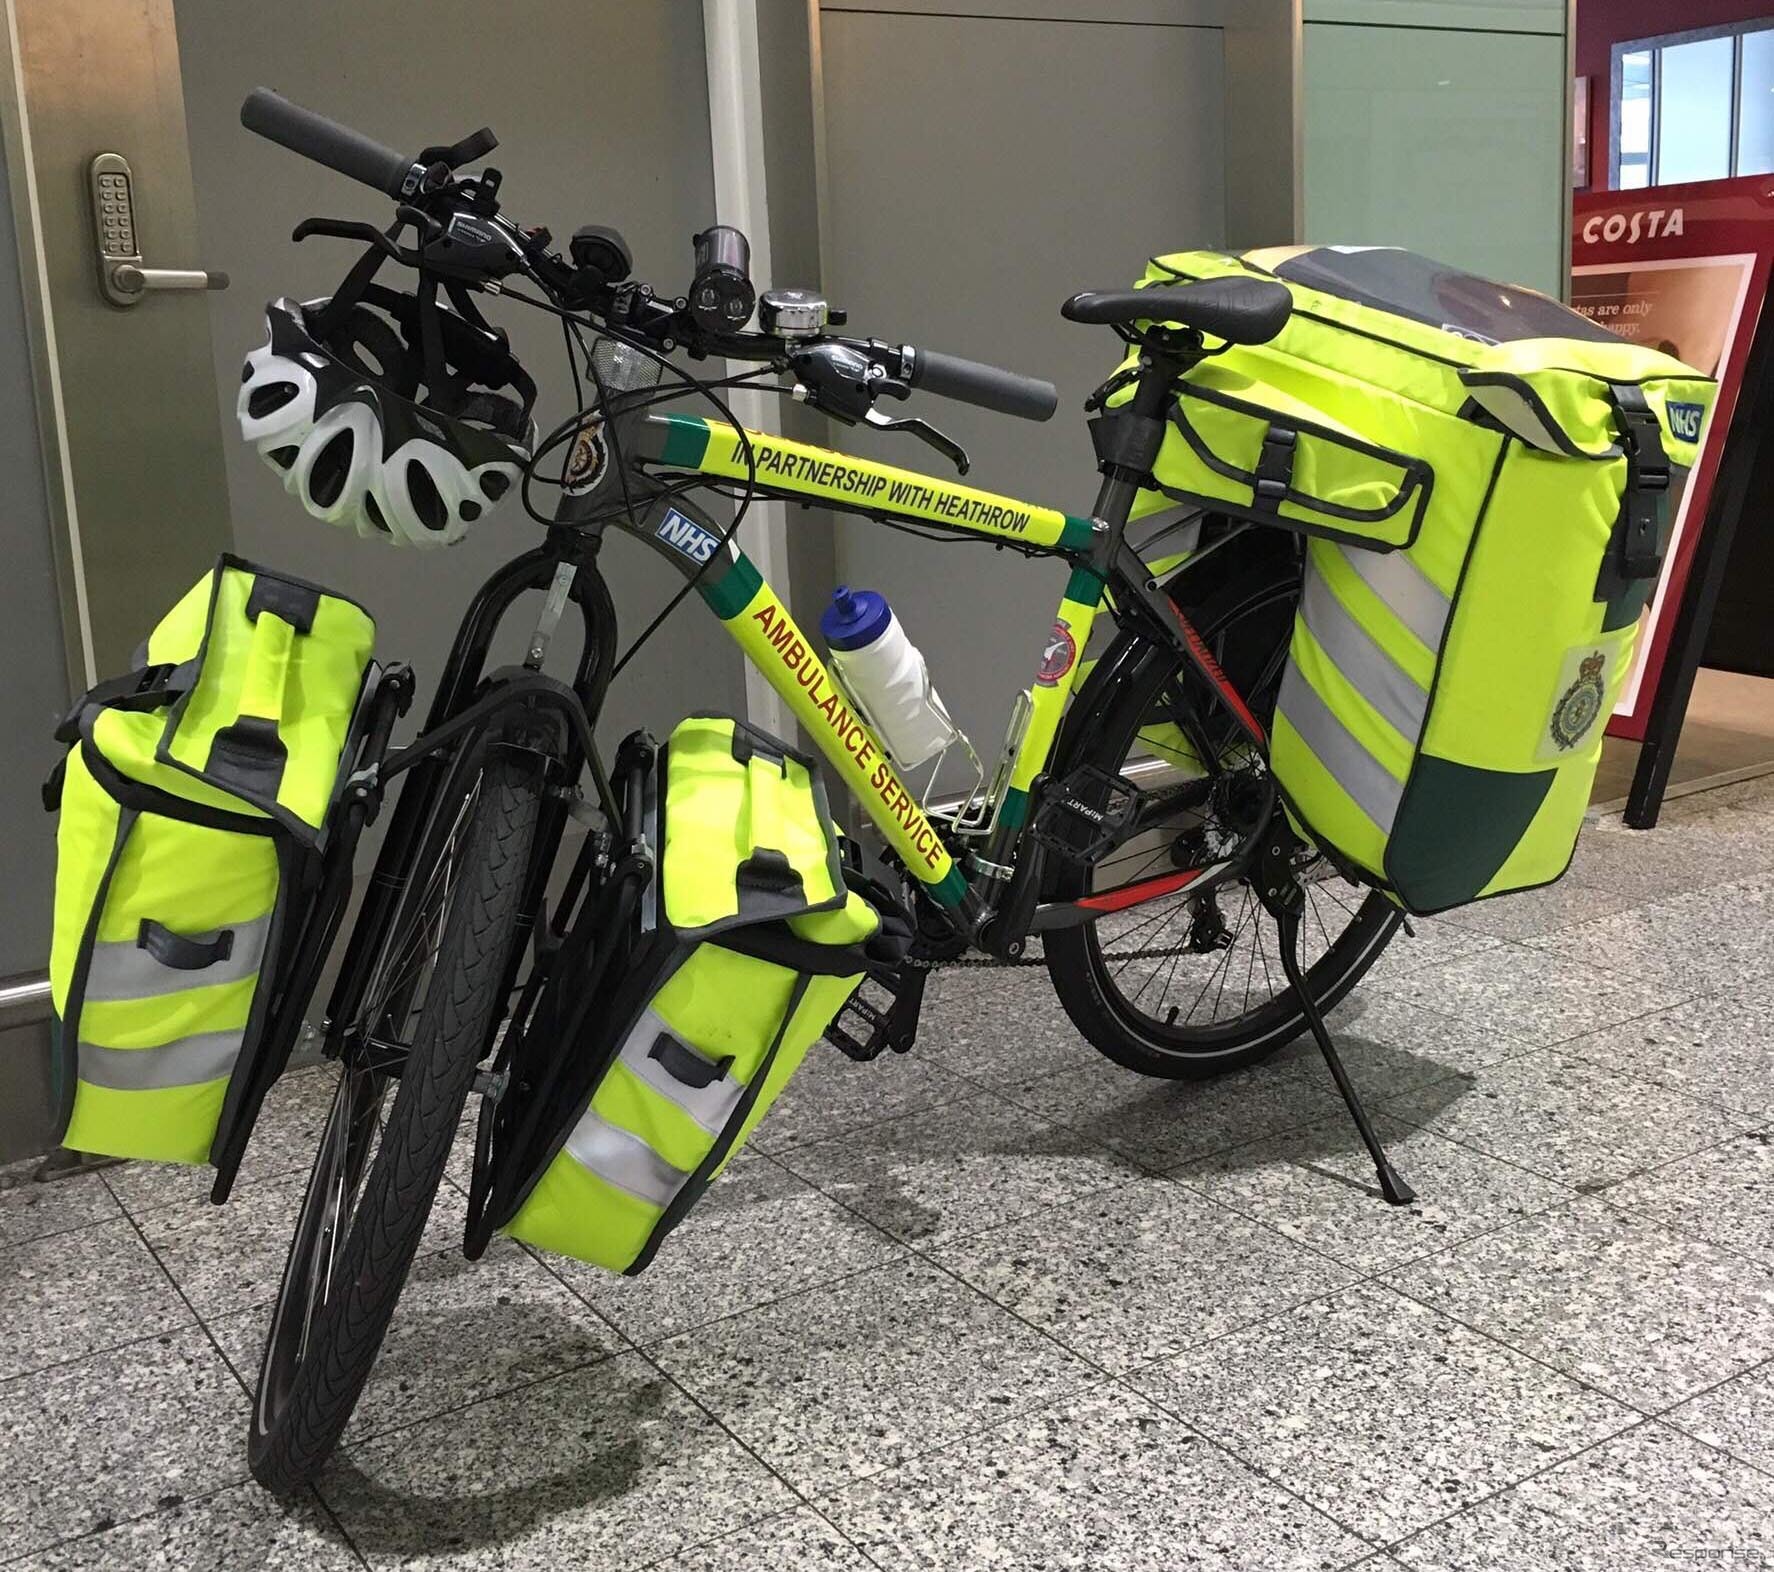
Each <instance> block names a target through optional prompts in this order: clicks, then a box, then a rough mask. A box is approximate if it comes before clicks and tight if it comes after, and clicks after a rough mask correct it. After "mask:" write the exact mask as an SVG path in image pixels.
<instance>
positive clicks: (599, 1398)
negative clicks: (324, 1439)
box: [318, 1354, 796, 1572]
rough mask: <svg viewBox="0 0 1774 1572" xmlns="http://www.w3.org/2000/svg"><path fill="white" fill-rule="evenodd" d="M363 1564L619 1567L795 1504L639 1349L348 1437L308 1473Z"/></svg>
mask: <svg viewBox="0 0 1774 1572" xmlns="http://www.w3.org/2000/svg"><path fill="white" fill-rule="evenodd" d="M318 1488H319V1491H320V1494H321V1496H322V1498H323V1499H324V1500H325V1501H326V1503H327V1505H328V1506H330V1507H331V1508H332V1509H333V1510H334V1511H335V1512H336V1513H337V1514H338V1516H339V1521H340V1522H341V1523H342V1524H343V1525H344V1528H345V1531H346V1533H347V1534H349V1535H350V1536H351V1540H352V1543H353V1544H355V1545H356V1546H357V1548H358V1550H359V1552H360V1553H361V1554H362V1555H363V1557H364V1559H365V1560H367V1561H368V1562H369V1564H370V1565H371V1566H372V1567H402V1568H413V1569H418V1568H424V1569H427V1572H441V1569H443V1568H451V1569H457V1572H466V1569H482V1568H494V1567H498V1568H506V1569H518V1568H527V1567H535V1568H537V1569H542V1568H549V1569H553V1568H558V1567H577V1566H587V1567H589V1566H590V1565H592V1564H593V1563H592V1561H591V1560H590V1559H589V1558H590V1557H592V1556H595V1558H596V1559H595V1565H596V1567H597V1572H627V1569H629V1568H633V1567H643V1566H649V1565H651V1564H652V1563H653V1562H655V1561H660V1560H663V1559H664V1558H665V1557H666V1556H669V1555H672V1554H673V1553H675V1552H677V1551H679V1550H681V1549H684V1548H685V1547H686V1546H690V1545H697V1544H702V1543H705V1542H707V1541H709V1540H713V1539H718V1538H720V1537H722V1536H724V1535H726V1534H730V1533H733V1532H736V1531H737V1530H739V1529H741V1528H743V1527H744V1526H745V1525H746V1524H748V1523H752V1522H756V1521H758V1520H759V1519H761V1518H766V1517H771V1516H774V1515H775V1514H777V1513H780V1512H783V1511H785V1510H787V1509H789V1508H790V1507H793V1506H794V1505H796V1502H795V1498H794V1496H793V1495H792V1494H791V1493H790V1492H789V1491H788V1489H787V1488H786V1487H784V1486H783V1485H782V1484H781V1483H780V1482H779V1481H778V1480H776V1479H773V1478H772V1477H771V1476H770V1474H769V1473H767V1472H766V1471H765V1470H764V1469H763V1468H761V1467H760V1466H759V1465H758V1464H757V1463H756V1462H755V1461H754V1460H753V1459H752V1458H751V1457H750V1456H749V1455H748V1454H747V1453H746V1452H745V1451H744V1450H743V1449H742V1448H740V1447H739V1446H738V1445H736V1444H735V1442H734V1441H733V1439H732V1437H731V1436H729V1435H727V1434H726V1433H725V1432H723V1431H722V1429H721V1428H720V1426H719V1425H717V1424H716V1423H715V1422H714V1421H713V1420H712V1419H710V1418H709V1417H708V1415H707V1414H705V1413H704V1412H703V1411H702V1410H701V1409H700V1408H698V1407H697V1406H696V1405H695V1404H694V1403H692V1402H690V1401H689V1399H687V1398H686V1397H685V1396H684V1395H683V1393H682V1392H680V1391H678V1389H677V1388H676V1387H674V1386H673V1385H672V1384H671V1383H670V1382H669V1381H667V1380H666V1379H665V1378H664V1377H663V1376H661V1375H660V1373H659V1372H658V1370H656V1369H655V1368H654V1367H653V1366H652V1365H651V1364H649V1363H648V1362H647V1361H646V1360H645V1359H644V1358H643V1357H642V1356H641V1355H639V1354H623V1355H620V1356H618V1357H617V1358H615V1359H610V1360H606V1361H605V1362H604V1363H602V1364H599V1365H594V1366H592V1367H591V1368H590V1369H589V1370H580V1371H576V1372H574V1373H573V1374H571V1375H565V1376H559V1377H557V1378H555V1379H554V1380H552V1381H548V1382H545V1383H543V1384H542V1385H540V1386H533V1387H526V1388H525V1389H524V1390H523V1391H521V1392H514V1393H510V1394H508V1395H506V1396H504V1397H496V1398H493V1399H491V1400H490V1401H488V1402H485V1403H481V1404H478V1405H477V1406H475V1407H474V1408H472V1409H470V1410H468V1411H466V1412H464V1413H454V1414H446V1415H444V1416H443V1417H442V1418H440V1419H435V1420H431V1421H429V1422H427V1423H425V1424H422V1425H417V1426H415V1427H413V1428H412V1429H409V1430H399V1431H396V1432H394V1433H393V1434H391V1435H386V1436H382V1437H380V1438H379V1439H377V1440H374V1441H369V1442H364V1443H361V1444H357V1445H350V1446H347V1447H345V1448H344V1449H343V1450H342V1451H341V1452H340V1453H339V1454H338V1455H337V1456H335V1458H334V1460H333V1462H332V1463H331V1464H329V1465H328V1467H327V1470H326V1472H325V1473H323V1474H322V1475H321V1477H320V1480H319V1485H318Z"/></svg>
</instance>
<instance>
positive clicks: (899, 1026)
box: [825, 966, 928, 1064]
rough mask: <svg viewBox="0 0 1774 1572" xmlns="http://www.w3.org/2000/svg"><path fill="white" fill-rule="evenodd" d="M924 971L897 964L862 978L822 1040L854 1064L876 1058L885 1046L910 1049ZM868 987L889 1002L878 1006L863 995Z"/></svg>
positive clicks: (920, 1007) (921, 998)
mask: <svg viewBox="0 0 1774 1572" xmlns="http://www.w3.org/2000/svg"><path fill="white" fill-rule="evenodd" d="M927 975H928V974H927V973H926V972H925V971H924V970H923V968H922V967H916V966H901V967H898V968H896V969H895V970H894V971H893V972H891V973H889V974H885V975H882V974H871V975H870V976H868V977H866V978H864V979H863V981H862V983H861V985H860V986H859V987H858V988H857V990H856V992H855V993H853V994H851V995H850V997H849V998H848V999H847V1000H846V1001H845V1003H844V1008H843V1009H841V1010H840V1011H839V1012H838V1014H837V1017H836V1019H834V1020H833V1021H832V1023H831V1024H830V1025H829V1026H827V1027H826V1029H825V1039H826V1041H827V1042H829V1043H830V1044H831V1045H832V1046H833V1047H834V1048H836V1049H837V1050H838V1052H839V1053H841V1054H843V1055H844V1057H845V1058H847V1059H853V1060H855V1061H856V1062H857V1063H858V1064H866V1063H868V1061H869V1060H871V1059H878V1058H880V1057H881V1055H882V1054H884V1053H886V1052H887V1051H888V1050H889V1049H891V1050H892V1051H893V1052H894V1053H910V1052H911V1049H912V1044H913V1043H914V1042H916V1041H917V1037H918V1016H919V1014H920V1013H921V1012H922V1010H923V1007H924V980H925V978H926V976H927ZM870 989H875V990H877V991H879V992H881V993H885V994H887V995H888V996H889V1000H890V1002H889V1003H888V1004H886V1005H885V1006H882V1005H881V1004H878V1003H876V1002H875V1001H874V1000H873V999H870V998H868V997H866V994H867V991H868V990H870Z"/></svg>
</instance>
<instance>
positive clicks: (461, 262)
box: [240, 87, 1059, 420]
mask: <svg viewBox="0 0 1774 1572" xmlns="http://www.w3.org/2000/svg"><path fill="white" fill-rule="evenodd" d="M240 123H241V124H242V125H243V126H245V127H246V129H247V130H249V131H252V132H255V133H256V134H258V135H259V136H262V137H265V138H267V139H269V140H270V141H273V142H276V143H278V144H279V145H280V146H283V147H286V148H288V149H289V150H290V151H291V152H293V153H299V154H301V156H302V157H304V158H308V159H312V160H313V161H314V162H315V163H317V164H324V165H325V166H326V167H327V168H329V169H334V170H337V171H338V172H339V173H340V174H342V175H347V176H349V177H350V178H351V179H353V180H358V181H361V182H362V183H363V184H364V185H367V186H371V187H373V188H374V189H375V190H377V191H380V192H382V193H383V194H384V195H386V196H389V197H392V198H394V199H395V200H396V201H399V202H403V203H411V204H414V205H413V206H405V205H403V206H402V208H401V209H400V211H401V213H402V214H403V215H410V214H412V213H413V212H415V211H416V210H422V211H421V215H420V216H421V220H422V221H426V220H429V221H431V222H433V225H434V232H436V226H437V224H438V223H439V222H441V221H442V220H446V219H448V218H449V217H450V215H451V214H452V213H459V212H461V211H463V208H462V206H461V203H462V201H463V200H464V198H463V197H462V196H460V195H459V194H458V193H465V192H471V191H472V192H473V193H474V195H473V196H472V199H471V200H472V202H473V206H472V209H471V211H473V212H475V213H477V214H480V215H482V216H483V217H487V218H491V219H492V220H493V221H494V223H495V224H496V225H497V226H499V229H498V234H497V236H496V237H495V243H490V244H488V245H486V246H480V247H467V248H463V247H461V246H456V247H455V249H454V250H453V251H450V252H449V253H448V254H447V255H446V254H445V252H444V250H443V249H442V247H441V246H440V248H438V249H433V248H432V247H431V246H430V245H429V244H428V243H427V244H423V245H422V247H421V249H420V251H419V252H417V253H404V252H402V251H401V250H400V249H399V248H398V247H396V246H395V244H394V243H393V241H392V240H391V239H389V238H388V237H387V236H384V235H381V234H377V233H374V232H373V231H371V230H370V229H369V227H368V226H363V225H342V224H340V223H338V222H337V221H332V220H309V221H307V223H305V224H304V225H302V226H300V227H299V228H298V230H297V238H298V239H300V238H301V237H302V235H303V234H304V233H307V234H337V235H343V234H346V233H347V232H349V234H350V235H351V236H353V237H355V238H359V239H363V240H365V242H366V243H368V244H374V245H379V246H380V247H381V248H382V249H383V250H385V251H387V252H389V253H390V254H391V255H393V256H395V257H397V258H398V259H400V260H402V261H408V262H412V263H414V264H415V265H420V266H432V267H436V268H437V269H438V270H439V271H441V272H444V273H445V274H446V276H449V277H455V278H461V279H464V280H466V281H467V282H468V283H469V284H470V285H471V287H472V286H473V285H474V284H475V283H476V282H486V281H489V280H492V279H496V278H499V277H502V276H503V275H504V274H505V273H509V272H510V271H511V270H512V269H513V268H514V267H519V268H522V269H523V270H524V271H525V272H527V273H528V274H529V275H530V276H531V277H532V278H534V279H535V280H536V281H537V282H538V283H540V284H542V285H543V287H544V289H545V290H547V291H548V293H549V294H550V295H551V297H552V298H553V299H554V300H555V301H557V302H559V303H563V304H565V305H567V306H569V307H576V308H583V309H589V310H591V311H593V312H594V313H596V314H598V315H600V316H606V317H607V319H608V320H609V321H611V322H612V323H614V322H615V321H616V320H617V317H618V314H620V316H621V319H622V321H623V324H624V325H625V326H627V327H629V328H631V329H636V330H640V331H644V332H646V331H650V332H651V333H653V334H654V335H656V336H658V337H659V338H660V339H661V341H662V342H664V343H665V344H666V345H667V346H669V344H670V342H671V340H672V339H673V338H674V337H675V338H677V339H679V340H680V341H682V342H684V343H685V344H686V345H687V346H688V347H689V348H690V350H691V352H692V353H693V354H717V355H726V356H729V357H737V358H742V359H752V360H769V361H773V362H776V363H778V364H779V365H787V364H790V363H792V362H794V361H795V360H796V358H797V352H804V351H805V350H807V349H810V348H812V347H813V346H814V345H821V346H829V347H830V348H831V349H832V350H833V351H834V352H836V351H838V350H842V351H846V352H848V353H849V355H850V358H851V360H853V361H859V364H860V367H861V369H856V368H855V367H852V368H851V370H850V371H849V372H847V373H846V376H847V377H848V378H849V380H850V381H852V382H854V384H855V386H854V388H853V389H850V390H849V393H850V396H849V398H848V399H837V400H835V402H834V405H833V407H832V408H831V409H830V411H829V412H830V413H834V414H838V415H839V416H840V418H846V419H858V418H861V415H862V413H863V411H864V410H865V409H866V408H867V407H868V406H869V405H871V404H872V403H873V400H874V398H875V397H877V396H879V394H881V393H890V394H892V395H893V396H895V397H899V398H903V397H904V396H905V392H906V389H907V388H908V387H909V388H917V389H921V390H922V391H924V392H926V393H932V394H935V395H936V396H937V397H939V398H950V399H955V400H956V401H958V402H960V403H963V404H974V405H977V406H979V407H980V408H981V409H989V410H993V411H995V412H997V413H998V414H1003V415H1015V416H1018V417H1019V418H1021V419H1023V420H1046V419H1048V417H1049V416H1051V415H1052V414H1053V412H1054V410H1055V409H1057V408H1058V407H1059V393H1058V390H1057V389H1056V388H1055V387H1054V385H1053V384H1052V383H1051V382H1044V381H1041V380H1040V379H1039V378H1036V377H1025V376H1019V375H1018V374H1017V373H1016V372H1014V371H1004V370H1001V369H1000V368H998V367H997V366H988V365H985V364H983V363H982V362H980V361H977V360H965V359H963V358H962V357H961V356H959V355H945V354H943V353H941V352H940V351H938V350H933V349H918V348H914V347H913V346H911V345H902V346H897V347H895V346H889V345H886V344H883V343H881V342H879V341H878V340H870V341H868V342H867V343H862V342H859V341H856V340H850V339H837V338H824V337H820V338H814V339H789V338H779V337H776V336H774V335H772V334H768V333H750V332H745V331H743V329H744V325H745V323H746V322H747V321H748V320H749V319H750V317H751V314H752V308H753V305H754V303H755V299H756V297H755V294H754V291H753V285H752V282H751V277H750V252H751V248H750V246H749V245H748V244H747V243H746V239H745V236H744V235H742V234H740V232H739V231H738V230H736V229H731V228H728V227H726V226H724V225H715V226H713V227H711V228H709V229H707V230H705V231H703V233H701V234H700V235H697V236H695V237H694V244H695V248H696V272H695V278H694V280H693V282H692V285H691V289H690V293H689V295H688V296H687V297H685V299H684V300H683V301H682V302H680V303H679V305H678V307H675V308H673V307H667V306H666V305H665V302H664V301H663V300H662V299H660V298H659V297H657V296H655V295H653V294H652V292H651V291H650V290H647V289H645V288H644V287H641V288H640V290H639V298H638V301H637V299H636V298H635V297H633V296H632V295H631V296H630V297H629V298H627V299H626V300H623V299H622V297H621V296H620V295H619V293H618V291H620V290H623V289H631V288H632V286H628V285H626V284H624V283H622V280H624V279H626V276H627V271H628V264H627V259H626V255H624V256H623V257H622V262H621V266H620V267H619V268H615V269H612V267H611V265H610V262H609V259H608V258H607V257H604V256H603V253H599V256H600V258H602V259H601V260H595V262H594V260H593V259H590V253H589V251H588V252H587V257H586V258H582V257H581V256H580V246H579V244H578V241H577V238H576V240H575V244H574V246H573V248H572V249H573V261H572V264H571V265H569V264H568V263H567V262H566V261H565V260H563V259H562V258H560V257H559V256H557V255H555V254H554V253H552V252H551V251H550V250H549V249H548V245H549V236H548V232H547V231H546V230H520V229H518V228H517V226H515V225H512V224H511V223H510V220H509V219H506V218H501V217H498V216H497V215H498V206H497V202H496V200H495V199H494V193H495V192H496V191H497V186H498V176H497V174H496V172H492V171H489V172H488V173H487V175H486V176H483V177H482V179H481V181H480V184H479V187H478V189H477V188H476V187H475V186H474V183H473V182H467V183H463V184H461V185H455V184H452V183H451V181H450V173H451V171H452V169H453V168H454V167H455V166H456V165H458V164H460V163H464V162H468V161H470V160H472V159H474V158H478V157H481V156H482V155H484V154H485V153H486V152H487V151H489V150H490V149H491V148H492V147H493V146H495V145H496V143H495V141H494V138H493V136H492V133H491V132H488V131H480V132H477V133H475V135H474V136H473V137H470V138H467V139H466V140H464V141H463V142H459V143H457V144H456V145H455V146H454V147H447V148H427V149H425V150H424V151H423V152H421V153H420V154H419V156H418V157H417V158H411V157H408V156H407V155H406V154H404V153H397V152H396V151H395V150H394V149H393V148H390V147H384V146H383V145H382V144H381V143H380V142H377V141H375V140H374V139H373V138H371V137H367V136H365V135H364V134H363V133H362V132H360V131H354V130H352V128H351V127H349V126H344V125H340V124H339V123H338V122H337V121H336V120H330V119H328V118H327V117H326V116H325V115H322V114H317V113H315V111H314V110H312V109H305V108H303V107H302V105H300V104H294V103H291V102H290V101H289V100H288V99H287V98H284V97H283V96H282V95H281V94H279V93H275V92H273V91H271V89H270V88H266V87H256V88H254V89H253V90H252V92H250V93H248V94H247V96H246V100H245V102H244V103H242V104H241V106H240ZM589 233H591V232H590V231H582V232H581V234H582V235H584V234H589ZM443 244H444V245H453V244H454V242H453V240H451V239H449V238H448V237H446V241H445V242H444V243H443ZM616 244H617V245H618V246H619V247H620V244H621V243H620V238H619V237H618V238H617V241H616ZM622 249H623V251H624V252H625V251H626V248H622ZM619 302H620V304H619ZM870 366H872V367H873V368H874V369H873V373H872V374H870V373H869V369H868V368H869V367H870ZM810 380H811V379H810ZM847 402H848V403H853V404H854V405H855V407H853V408H849V409H846V408H843V407H841V406H842V405H844V404H845V403H847Z"/></svg>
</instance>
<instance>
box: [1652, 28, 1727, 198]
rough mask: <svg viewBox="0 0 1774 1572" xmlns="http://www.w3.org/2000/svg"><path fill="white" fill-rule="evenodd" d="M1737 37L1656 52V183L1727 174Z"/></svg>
mask: <svg viewBox="0 0 1774 1572" xmlns="http://www.w3.org/2000/svg"><path fill="white" fill-rule="evenodd" d="M1736 47H1737V41H1736V39H1734V38H1731V37H1729V36H1726V37H1724V38H1702V39H1698V40H1697V41H1696V42H1694V43H1691V44H1672V45H1670V46H1669V47H1668V48H1667V49H1663V50H1660V51H1659V53H1660V55H1661V56H1662V58H1661V60H1660V61H1659V62H1658V67H1659V70H1660V72H1661V80H1660V81H1659V83H1658V86H1657V183H1658V185H1665V186H1666V185H1674V184H1676V183H1677V182H1678V181H1682V180H1719V179H1722V178H1723V177H1724V176H1726V175H1728V174H1730V173H1731V61H1732V57H1733V56H1734V55H1735V53H1736Z"/></svg>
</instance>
